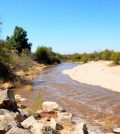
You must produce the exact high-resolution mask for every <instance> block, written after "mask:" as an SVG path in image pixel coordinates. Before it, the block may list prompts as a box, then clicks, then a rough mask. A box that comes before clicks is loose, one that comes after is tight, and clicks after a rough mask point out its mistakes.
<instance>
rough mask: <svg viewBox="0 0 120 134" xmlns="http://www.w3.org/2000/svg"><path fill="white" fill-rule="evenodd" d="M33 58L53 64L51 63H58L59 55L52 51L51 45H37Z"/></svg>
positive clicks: (59, 60)
mask: <svg viewBox="0 0 120 134" xmlns="http://www.w3.org/2000/svg"><path fill="white" fill-rule="evenodd" d="M34 59H35V60H36V61H38V62H40V63H45V64H53V63H60V62H61V56H60V54H57V53H55V52H53V51H52V48H51V47H45V46H42V47H38V48H37V50H36V52H35V54H34Z"/></svg>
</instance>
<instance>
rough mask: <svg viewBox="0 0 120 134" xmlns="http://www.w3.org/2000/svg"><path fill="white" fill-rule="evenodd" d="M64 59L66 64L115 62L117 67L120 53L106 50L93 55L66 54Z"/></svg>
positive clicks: (63, 56) (119, 61)
mask: <svg viewBox="0 0 120 134" xmlns="http://www.w3.org/2000/svg"><path fill="white" fill-rule="evenodd" d="M62 59H63V61H64V62H83V63H87V62H88V61H98V60H105V61H113V63H114V64H115V65H118V64H120V52H115V51H113V50H108V49H106V50H104V51H101V52H97V51H95V52H93V53H82V54H79V53H74V54H65V55H62Z"/></svg>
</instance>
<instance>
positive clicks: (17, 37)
mask: <svg viewBox="0 0 120 134" xmlns="http://www.w3.org/2000/svg"><path fill="white" fill-rule="evenodd" d="M6 40H7V43H8V46H9V48H13V47H14V48H15V49H16V50H17V51H18V53H19V54H20V53H22V49H28V50H29V51H31V46H32V44H31V43H28V38H27V32H26V31H25V30H24V29H23V28H22V27H18V26H16V27H15V30H14V34H13V36H12V37H11V38H9V37H7V39H6Z"/></svg>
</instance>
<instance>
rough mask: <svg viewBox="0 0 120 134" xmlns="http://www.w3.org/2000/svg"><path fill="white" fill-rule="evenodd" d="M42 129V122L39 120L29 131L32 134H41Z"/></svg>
mask: <svg viewBox="0 0 120 134" xmlns="http://www.w3.org/2000/svg"><path fill="white" fill-rule="evenodd" d="M42 129H43V124H42V123H40V122H36V123H34V124H33V125H32V126H31V128H30V131H31V132H32V133H33V134H43V133H42Z"/></svg>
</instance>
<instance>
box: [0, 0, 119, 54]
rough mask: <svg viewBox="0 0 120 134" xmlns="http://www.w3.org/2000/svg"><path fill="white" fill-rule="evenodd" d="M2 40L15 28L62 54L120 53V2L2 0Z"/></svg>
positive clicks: (33, 41) (37, 43)
mask: <svg viewBox="0 0 120 134" xmlns="http://www.w3.org/2000/svg"><path fill="white" fill-rule="evenodd" d="M0 16H1V17H2V22H3V26H2V27H3V28H2V38H5V37H6V36H7V35H9V36H10V35H12V33H13V30H14V27H15V26H21V27H23V28H24V29H25V30H26V31H27V32H28V38H29V41H30V42H32V43H33V46H32V51H35V49H36V47H37V46H38V45H46V46H51V47H52V48H53V50H54V51H56V52H60V53H74V52H92V51H94V50H103V49H106V48H108V49H114V50H116V51H120V0H0Z"/></svg>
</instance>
